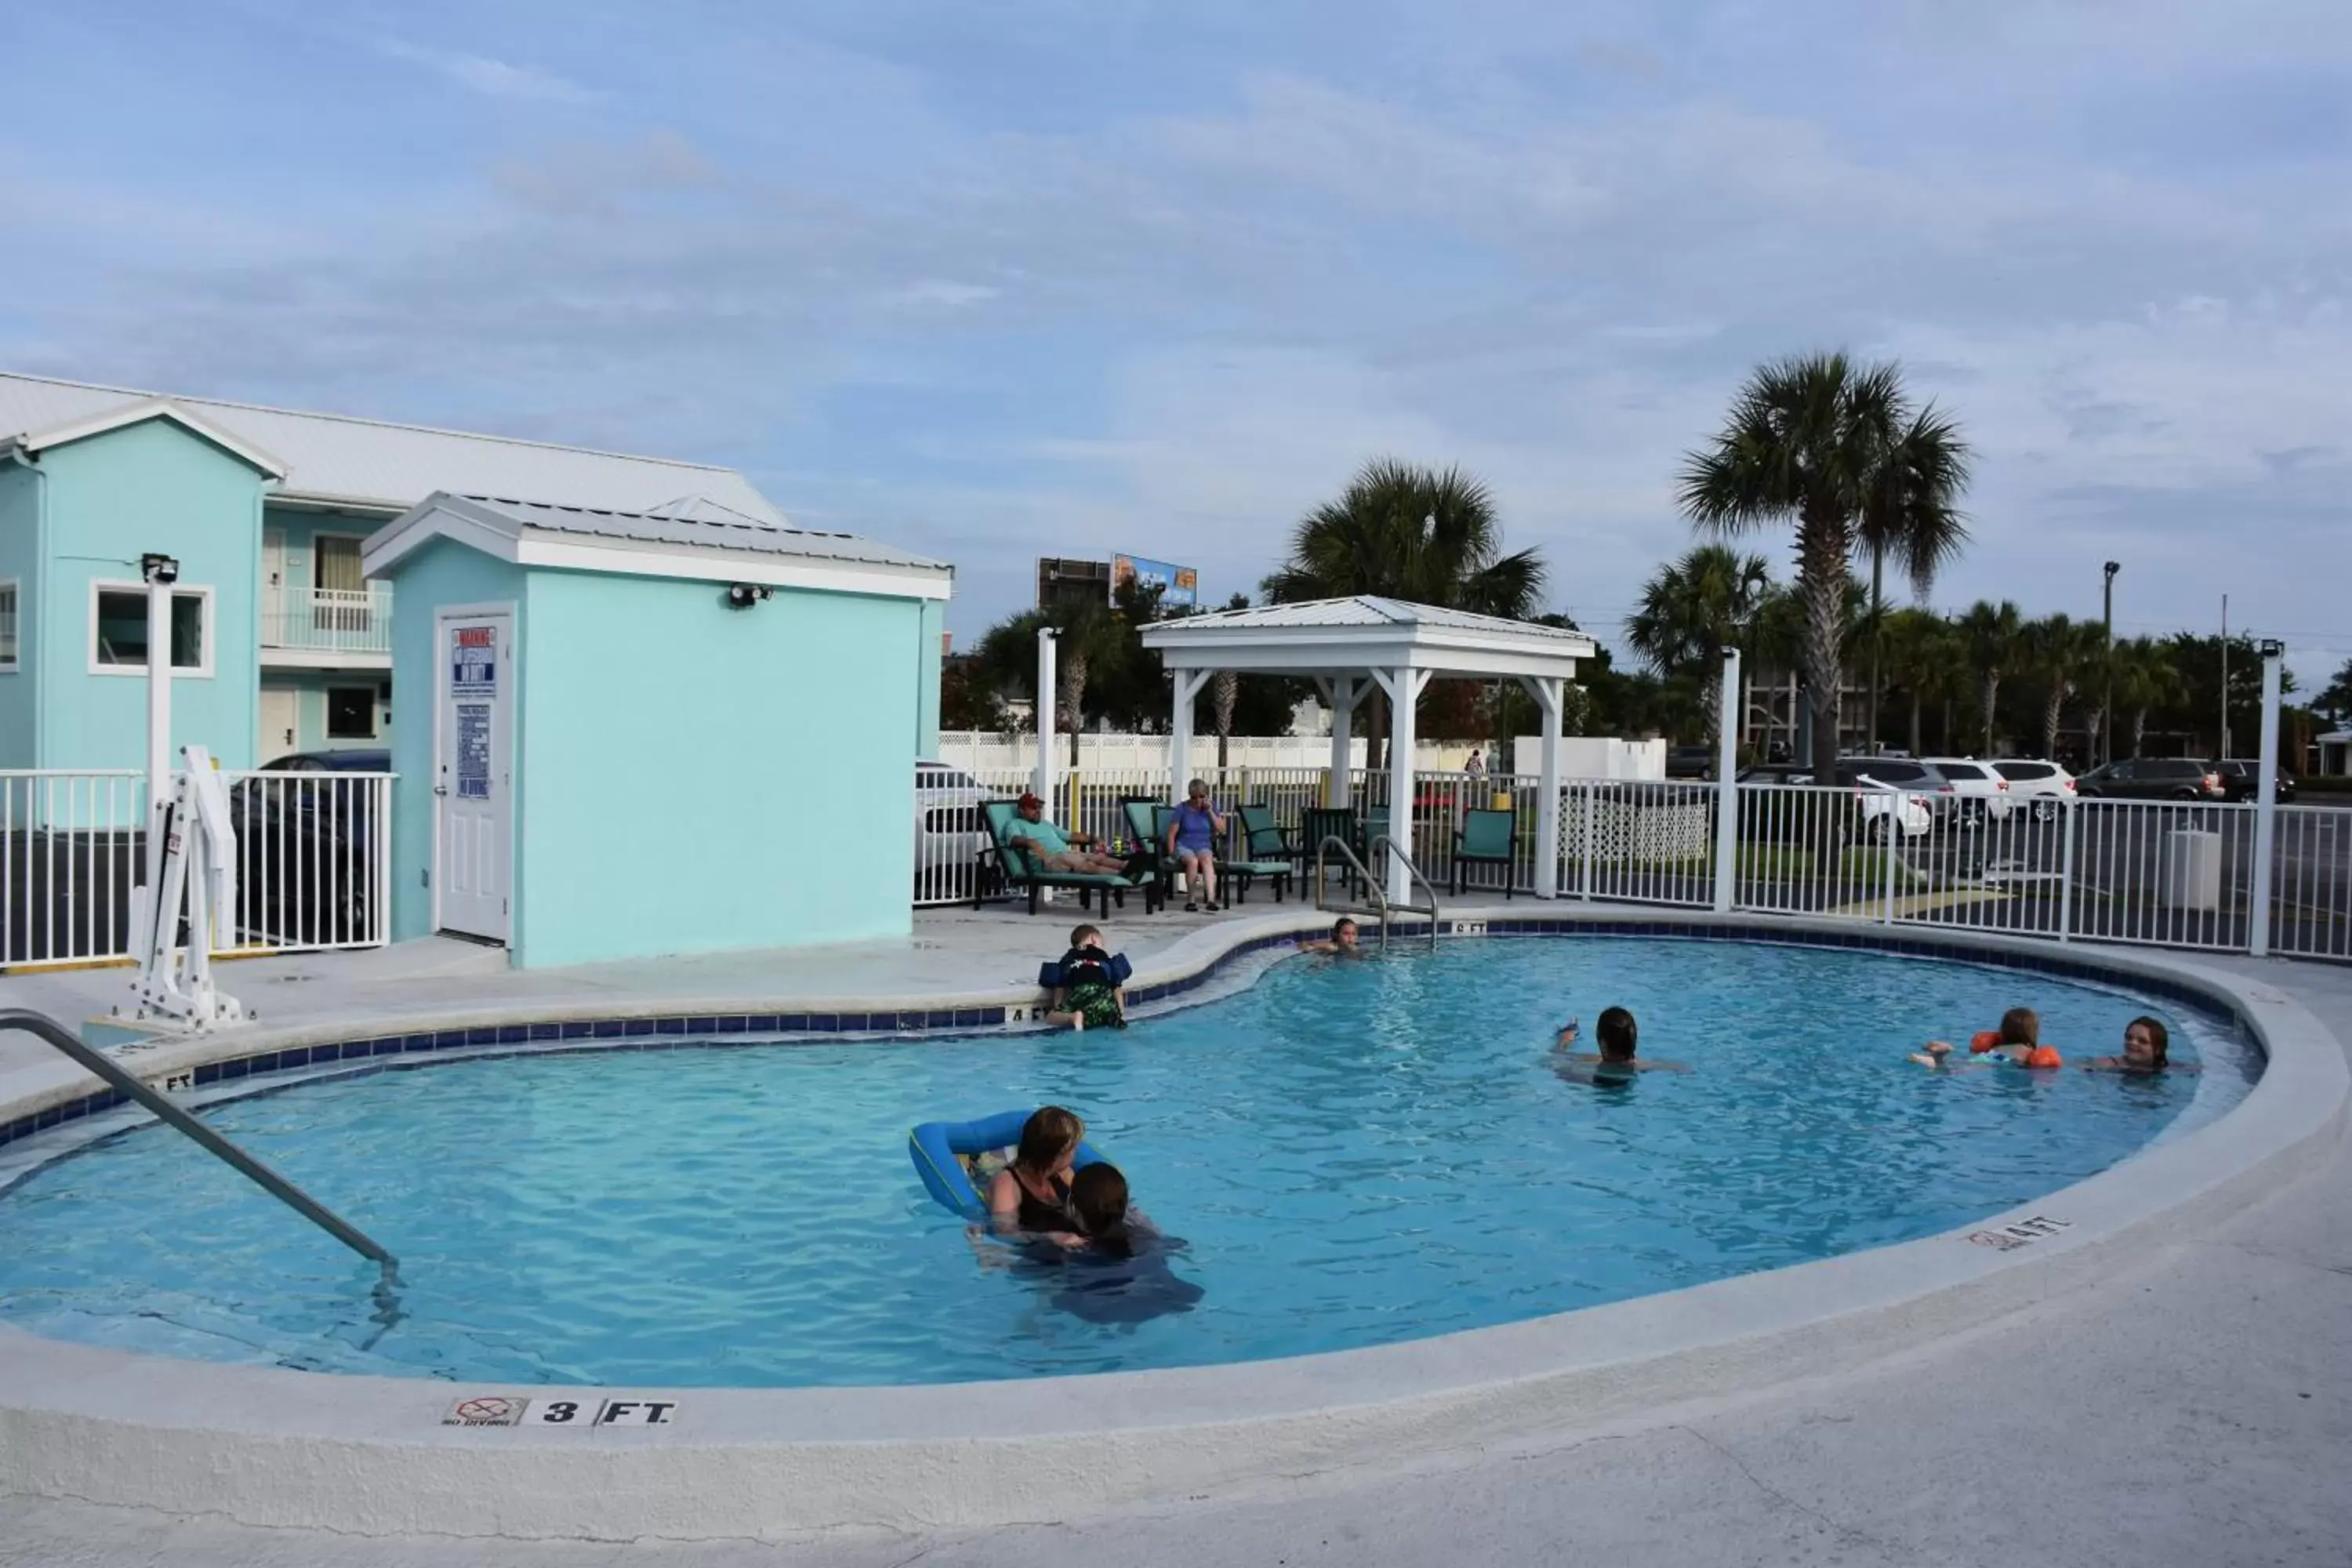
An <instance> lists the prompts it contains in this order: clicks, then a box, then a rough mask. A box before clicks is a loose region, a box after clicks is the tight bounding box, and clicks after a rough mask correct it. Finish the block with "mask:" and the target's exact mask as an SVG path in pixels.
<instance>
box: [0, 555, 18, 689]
mask: <svg viewBox="0 0 2352 1568" xmlns="http://www.w3.org/2000/svg"><path fill="white" fill-rule="evenodd" d="M14 668H16V578H14V577H0V670H9V669H14Z"/></svg>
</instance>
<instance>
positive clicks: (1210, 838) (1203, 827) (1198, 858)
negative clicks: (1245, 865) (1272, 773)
mask: <svg viewBox="0 0 2352 1568" xmlns="http://www.w3.org/2000/svg"><path fill="white" fill-rule="evenodd" d="M1224 831H1225V819H1224V818H1223V817H1222V816H1218V815H1217V813H1216V811H1215V809H1214V808H1213V807H1212V806H1211V805H1209V785H1208V783H1207V781H1206V780H1203V779H1194V780H1193V781H1192V784H1190V785H1189V786H1188V787H1187V788H1186V789H1185V791H1184V800H1183V803H1182V804H1181V805H1178V806H1177V808H1176V812H1175V815H1174V816H1173V817H1171V819H1170V821H1169V824H1168V854H1169V857H1170V858H1171V859H1173V860H1174V861H1175V862H1176V864H1177V866H1178V867H1179V868H1181V870H1182V871H1183V873H1184V896H1185V898H1186V900H1188V901H1187V902H1186V904H1185V905H1184V908H1185V909H1186V910H1199V909H1200V908H1201V907H1202V905H1203V904H1206V905H1207V906H1208V907H1209V908H1210V909H1211V910H1214V909H1215V908H1216V907H1217V839H1218V837H1220V836H1221V835H1222V834H1223V832H1224Z"/></svg>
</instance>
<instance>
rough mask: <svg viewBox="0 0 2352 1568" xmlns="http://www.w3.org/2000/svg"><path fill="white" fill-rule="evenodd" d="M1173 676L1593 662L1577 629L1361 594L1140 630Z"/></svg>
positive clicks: (1468, 672)
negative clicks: (1198, 672) (1187, 671)
mask: <svg viewBox="0 0 2352 1568" xmlns="http://www.w3.org/2000/svg"><path fill="white" fill-rule="evenodd" d="M1142 637H1143V646H1144V647H1148V648H1152V649H1155V650H1156V651H1157V652H1158V653H1159V654H1160V659H1161V661H1162V662H1163V663H1164V664H1165V665H1166V666H1167V667H1168V668H1170V669H1171V670H1177V669H1191V670H1218V669H1238V670H1252V671H1261V672H1265V673H1268V674H1275V673H1279V674H1285V675H1310V676H1311V675H1324V676H1332V675H1353V674H1360V673H1363V672H1365V671H1367V670H1373V669H1412V670H1419V671H1427V672H1429V673H1431V674H1444V675H1464V676H1528V677H1533V678H1537V679H1546V678H1549V679H1573V678H1574V677H1575V675H1576V661H1577V660H1578V659H1580V658H1591V657H1592V654H1593V648H1594V644H1593V641H1592V639H1591V637H1586V636H1585V635H1584V634H1583V633H1582V632H1572V631H1568V630H1564V629H1563V628H1561V627H1559V626H1538V625H1536V624H1534V623H1533V622H1530V621H1513V620H1506V619H1504V618H1503V617H1502V616H1474V615H1470V614H1468V613H1467V612H1465V611H1462V610H1445V609H1440V608H1438V607H1437V606H1436V605H1415V604H1409V603H1407V602H1406V601H1404V600H1402V599H1384V598H1381V597H1378V596H1376V595H1370V594H1359V595H1354V596H1353V597H1350V598H1345V599H1309V600H1307V601H1305V602H1303V603H1299V604H1294V605H1261V606H1258V607H1256V608H1253V609H1247V610H1216V611H1212V612H1211V613H1209V614H1207V615H1201V616H1178V617H1176V618H1174V619H1171V620H1165V621H1156V622H1154V623H1152V624H1151V625H1150V626H1146V627H1144V628H1143V632H1142Z"/></svg>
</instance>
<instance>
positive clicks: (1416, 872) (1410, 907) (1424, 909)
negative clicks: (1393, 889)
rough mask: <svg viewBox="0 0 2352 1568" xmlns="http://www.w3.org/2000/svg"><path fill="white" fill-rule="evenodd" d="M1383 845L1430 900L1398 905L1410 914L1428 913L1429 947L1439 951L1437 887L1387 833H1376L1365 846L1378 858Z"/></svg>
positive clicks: (1375, 858)
mask: <svg viewBox="0 0 2352 1568" xmlns="http://www.w3.org/2000/svg"><path fill="white" fill-rule="evenodd" d="M1383 845H1386V846H1387V847H1388V852H1389V853H1390V854H1391V855H1393V856H1395V857H1396V858H1397V859H1398V860H1399V861H1400V862H1401V863H1402V865H1403V867H1404V874H1405V875H1406V876H1407V877H1408V878H1410V879H1412V884H1413V886H1415V887H1417V888H1419V889H1421V890H1422V892H1423V894H1424V895H1425V896H1426V897H1427V898H1428V900H1429V902H1428V903H1426V904H1402V905H1399V906H1398V907H1399V908H1400V909H1402V910H1404V911H1405V912H1406V913H1408V914H1427V915H1428V916H1429V947H1430V951H1431V952H1435V951H1437V889H1435V888H1433V887H1431V886H1430V885H1429V879H1428V878H1426V877H1424V876H1423V875H1422V874H1421V868H1420V867H1419V866H1417V865H1415V864H1413V859H1412V856H1410V855H1408V854H1406V853H1405V852H1404V851H1403V850H1402V849H1400V848H1398V847H1397V842H1396V840H1395V839H1393V838H1391V837H1389V836H1388V835H1387V834H1385V833H1376V834H1374V835H1373V836H1372V841H1371V842H1370V844H1367V845H1366V846H1364V847H1365V849H1366V851H1367V852H1369V853H1370V856H1371V858H1373V859H1374V860H1378V859H1379V858H1381V846H1383Z"/></svg>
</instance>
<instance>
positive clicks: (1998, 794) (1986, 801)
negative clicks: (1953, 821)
mask: <svg viewBox="0 0 2352 1568" xmlns="http://www.w3.org/2000/svg"><path fill="white" fill-rule="evenodd" d="M1919 760H1920V761H1921V762H1922V763H1926V764H1927V766H1928V767H1931V768H1933V769H1935V770H1936V773H1937V776H1938V777H1940V778H1942V779H1943V781H1944V782H1945V783H1946V784H1949V785H1951V786H1952V797H1953V799H1954V800H1956V801H1957V802H1958V806H1959V809H1958V814H1957V815H1958V821H1959V824H1960V826H1963V827H1982V826H1984V825H1985V824H1986V823H1988V822H2007V821H2008V820H2009V816H2010V813H2011V812H2013V811H2015V810H2016V809H2017V803H2016V802H2015V801H2013V800H2011V798H2010V796H2009V781H2008V780H2007V779H2005V778H2003V777H2001V775H2000V774H1999V773H1995V772H1994V771H1993V768H1992V764H1991V763H1980V762H1978V761H1977V760H1976V759H1975V758H1974V757H1922V758H1921V759H1919Z"/></svg>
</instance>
